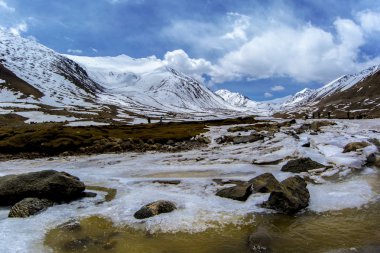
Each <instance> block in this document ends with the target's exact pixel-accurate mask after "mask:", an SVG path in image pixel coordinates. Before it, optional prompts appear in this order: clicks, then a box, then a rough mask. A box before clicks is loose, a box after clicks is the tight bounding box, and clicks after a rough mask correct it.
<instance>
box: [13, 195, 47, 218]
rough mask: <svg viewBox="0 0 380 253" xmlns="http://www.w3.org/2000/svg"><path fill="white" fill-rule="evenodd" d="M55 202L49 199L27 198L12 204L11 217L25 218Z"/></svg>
mask: <svg viewBox="0 0 380 253" xmlns="http://www.w3.org/2000/svg"><path fill="white" fill-rule="evenodd" d="M53 204H54V203H53V202H52V201H50V200H48V199H38V198H26V199H23V200H21V201H20V202H17V203H16V204H15V205H14V206H12V208H11V210H10V212H9V214H8V217H9V218H25V217H29V216H31V215H34V214H37V213H39V212H42V211H44V210H46V209H47V208H48V207H50V206H52V205H53Z"/></svg>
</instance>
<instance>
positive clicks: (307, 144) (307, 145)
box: [302, 142, 310, 148]
mask: <svg viewBox="0 0 380 253" xmlns="http://www.w3.org/2000/svg"><path fill="white" fill-rule="evenodd" d="M302 147H304V148H310V142H306V143H305V144H303V145H302Z"/></svg>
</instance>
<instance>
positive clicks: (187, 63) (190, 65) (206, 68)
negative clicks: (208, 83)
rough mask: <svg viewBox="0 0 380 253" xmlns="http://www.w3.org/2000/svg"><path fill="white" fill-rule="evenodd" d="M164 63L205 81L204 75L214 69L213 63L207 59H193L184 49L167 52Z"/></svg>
mask: <svg viewBox="0 0 380 253" xmlns="http://www.w3.org/2000/svg"><path fill="white" fill-rule="evenodd" d="M163 62H164V64H165V65H167V66H169V67H172V68H174V69H176V70H179V71H181V72H183V73H185V74H187V75H190V76H192V77H194V78H195V79H197V80H199V81H204V79H203V77H202V75H203V74H205V73H210V72H211V71H212V64H211V63H210V62H209V61H206V60H205V59H192V58H190V57H189V55H188V54H187V53H186V52H185V51H183V50H182V49H178V50H174V51H171V52H167V53H166V54H165V56H164V60H163Z"/></svg>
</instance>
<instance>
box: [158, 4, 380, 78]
mask: <svg viewBox="0 0 380 253" xmlns="http://www.w3.org/2000/svg"><path fill="white" fill-rule="evenodd" d="M289 13H290V14H289ZM289 13H288V14H287V15H285V14H284V11H279V10H271V12H270V13H268V14H266V15H265V16H262V15H260V14H258V15H255V14H253V15H252V16H249V17H248V16H246V15H243V14H240V13H228V14H227V16H226V18H225V19H224V20H219V21H217V22H214V23H210V22H199V21H190V20H176V22H173V23H172V25H171V26H170V27H167V28H166V29H164V30H163V31H162V34H164V36H167V37H169V38H170V39H173V40H176V41H180V42H181V43H185V44H186V45H188V46H189V47H190V48H192V52H194V53H196V54H198V55H206V57H208V55H209V53H210V52H211V54H210V56H211V57H213V59H214V60H213V62H212V63H211V62H210V61H207V60H204V61H206V62H208V63H210V64H208V67H207V68H206V69H207V70H210V72H207V74H209V75H210V76H211V77H212V82H214V83H221V82H226V81H238V80H257V79H262V78H270V77H289V78H292V79H294V80H296V81H298V82H305V83H307V82H311V81H317V82H321V83H325V82H328V81H330V80H331V79H334V78H336V77H337V76H339V75H343V74H346V73H351V72H356V71H360V70H362V69H364V68H366V67H369V66H372V65H376V64H379V63H380V56H379V57H372V58H371V57H369V56H366V55H365V54H364V53H363V52H364V51H362V47H363V46H365V45H366V43H367V41H366V40H367V38H368V37H369V36H371V35H373V34H374V33H375V32H378V31H380V13H377V12H374V11H370V10H367V11H362V12H359V13H357V14H356V15H355V14H354V17H355V19H343V18H339V17H338V18H336V19H335V21H334V22H333V23H332V24H331V26H330V27H328V28H322V27H318V26H316V25H313V24H311V23H304V22H303V21H301V20H298V19H297V18H296V16H295V14H294V13H293V14H291V13H292V12H289ZM292 15H293V16H292ZM177 21H178V22H177ZM194 45H196V47H195V46H194ZM206 59H208V58H206ZM198 60H200V59H198Z"/></svg>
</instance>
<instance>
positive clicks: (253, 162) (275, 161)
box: [252, 159, 282, 165]
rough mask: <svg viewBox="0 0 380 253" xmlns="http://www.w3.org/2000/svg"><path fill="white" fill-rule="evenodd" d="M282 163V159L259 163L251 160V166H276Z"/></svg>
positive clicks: (259, 161)
mask: <svg viewBox="0 0 380 253" xmlns="http://www.w3.org/2000/svg"><path fill="white" fill-rule="evenodd" d="M280 162H282V159H277V160H272V161H261V160H253V161H252V164H255V165H277V164H279V163H280Z"/></svg>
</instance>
